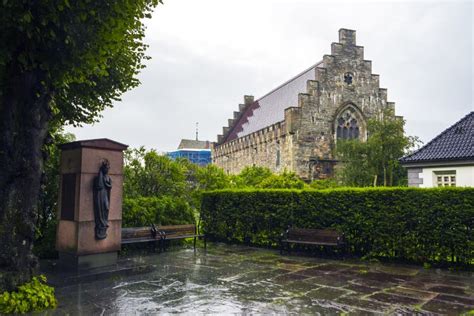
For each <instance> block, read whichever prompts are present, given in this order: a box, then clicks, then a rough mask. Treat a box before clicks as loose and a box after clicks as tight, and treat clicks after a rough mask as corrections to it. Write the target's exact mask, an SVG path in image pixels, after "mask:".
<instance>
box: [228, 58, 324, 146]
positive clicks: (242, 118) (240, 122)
mask: <svg viewBox="0 0 474 316" xmlns="http://www.w3.org/2000/svg"><path fill="white" fill-rule="evenodd" d="M322 63H323V61H322V60H321V61H319V62H317V63H316V64H314V65H312V66H311V67H308V68H306V69H305V70H304V71H302V72H300V73H298V74H297V75H296V76H294V77H292V78H291V79H289V80H287V81H285V82H284V83H282V84H280V85H279V86H277V87H276V88H274V89H272V90H270V91H269V92H267V93H266V94H264V95H263V96H261V97H260V98H258V99H257V100H255V101H253V102H252V103H250V104H249V105H248V106H247V107H246V108H245V110H244V111H243V112H242V113H241V114H240V116H239V118H238V119H237V120H235V121H234V122H233V124H232V126H229V130H228V132H227V133H226V134H225V135H223V136H224V138H223V141H222V143H225V142H227V141H228V139H229V137H230V136H231V135H232V133H234V130H235V128H236V127H237V126H240V127H242V125H243V124H245V122H246V121H248V118H249V117H250V116H251V113H252V111H255V110H256V109H257V108H259V107H260V104H259V101H261V100H263V99H264V98H265V97H267V96H269V95H271V94H272V93H274V92H276V91H278V90H279V89H281V88H282V87H284V86H286V85H288V84H289V83H291V82H292V81H295V80H296V79H298V78H300V77H301V76H302V75H304V74H305V73H307V72H308V71H310V70H311V69H316V68H317V67H318V65H321V64H322ZM315 77H316V74H315ZM255 105H257V106H255Z"/></svg>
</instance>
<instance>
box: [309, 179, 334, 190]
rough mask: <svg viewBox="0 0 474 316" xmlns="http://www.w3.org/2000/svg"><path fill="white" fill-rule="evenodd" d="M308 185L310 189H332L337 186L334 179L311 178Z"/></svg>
mask: <svg viewBox="0 0 474 316" xmlns="http://www.w3.org/2000/svg"><path fill="white" fill-rule="evenodd" d="M309 186H310V187H311V188H312V189H316V190H324V189H332V188H337V187H339V185H338V184H337V181H336V180H335V179H324V180H313V181H312V182H311V183H310V184H309Z"/></svg>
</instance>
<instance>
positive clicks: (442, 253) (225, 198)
mask: <svg viewBox="0 0 474 316" xmlns="http://www.w3.org/2000/svg"><path fill="white" fill-rule="evenodd" d="M201 216H202V221H203V229H204V231H205V232H206V234H208V235H210V236H211V237H213V238H214V239H217V240H221V241H230V242H250V243H252V244H254V245H260V246H268V245H272V246H276V244H277V241H278V237H279V235H280V233H282V232H283V231H284V230H285V229H286V227H287V226H288V225H293V226H295V227H301V228H326V227H334V228H336V229H338V230H339V231H341V232H343V233H344V234H345V237H346V241H347V243H348V250H349V251H350V252H351V253H354V254H357V255H360V256H370V257H385V258H396V259H402V260H407V261H412V262H419V263H424V262H433V263H449V262H450V263H453V262H456V263H463V264H471V263H472V262H473V252H474V241H473V235H472V234H473V230H472V229H473V224H474V189H473V188H435V189H417V188H341V189H330V190H219V191H211V192H206V193H204V194H203V200H202V208H201Z"/></svg>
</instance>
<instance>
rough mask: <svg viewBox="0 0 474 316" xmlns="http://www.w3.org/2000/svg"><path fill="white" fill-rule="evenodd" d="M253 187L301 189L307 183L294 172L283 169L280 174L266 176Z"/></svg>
mask: <svg viewBox="0 0 474 316" xmlns="http://www.w3.org/2000/svg"><path fill="white" fill-rule="evenodd" d="M255 187H257V188H262V189H303V188H305V187H307V185H306V183H305V182H304V181H303V180H301V179H300V178H299V177H298V176H297V175H296V173H294V172H287V171H286V170H285V171H284V172H283V173H282V174H272V175H270V176H268V177H267V178H265V179H263V180H262V181H261V182H260V183H258V184H257V185H256V186H255Z"/></svg>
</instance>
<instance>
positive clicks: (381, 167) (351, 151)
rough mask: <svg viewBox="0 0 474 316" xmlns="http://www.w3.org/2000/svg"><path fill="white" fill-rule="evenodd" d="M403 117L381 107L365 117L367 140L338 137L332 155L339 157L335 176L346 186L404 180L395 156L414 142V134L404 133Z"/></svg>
mask: <svg viewBox="0 0 474 316" xmlns="http://www.w3.org/2000/svg"><path fill="white" fill-rule="evenodd" d="M404 125H405V121H404V120H403V119H401V118H400V117H396V116H395V114H394V112H393V110H392V109H390V108H387V109H385V110H384V111H382V112H381V113H380V115H379V116H378V117H377V118H373V119H370V120H369V121H368V139H367V142H360V141H358V140H347V141H341V140H340V141H338V143H337V146H336V147H337V148H336V155H337V157H338V158H339V159H340V160H341V161H342V164H343V166H342V168H339V170H338V176H339V178H340V180H341V181H342V183H343V184H344V185H349V186H371V185H373V186H378V185H383V186H393V185H401V184H403V183H404V181H405V179H406V177H405V172H404V170H403V169H402V167H401V165H400V164H399V162H398V159H399V158H401V157H402V156H403V155H404V154H406V153H407V152H408V151H409V150H410V149H411V148H413V147H415V146H418V145H419V143H420V141H419V139H418V138H417V137H412V136H406V135H405V133H404Z"/></svg>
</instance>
